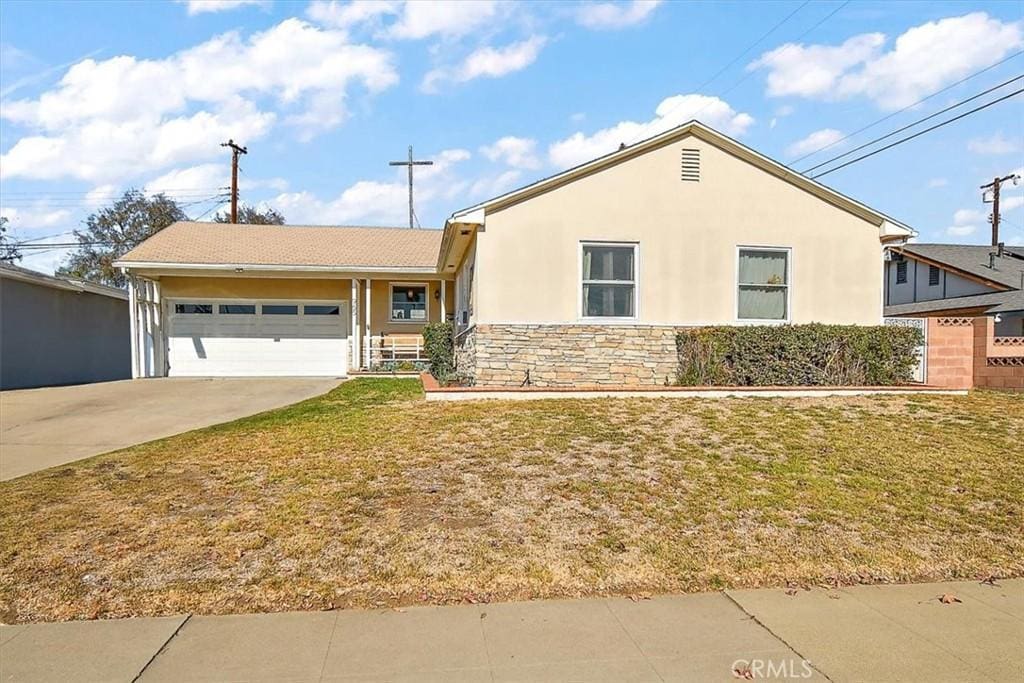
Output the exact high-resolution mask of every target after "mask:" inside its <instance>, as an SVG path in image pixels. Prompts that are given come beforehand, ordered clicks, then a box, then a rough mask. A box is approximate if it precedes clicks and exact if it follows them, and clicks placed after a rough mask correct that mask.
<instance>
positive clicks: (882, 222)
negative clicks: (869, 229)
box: [437, 120, 916, 269]
mask: <svg viewBox="0 0 1024 683" xmlns="http://www.w3.org/2000/svg"><path fill="white" fill-rule="evenodd" d="M691 135H692V136H694V137H697V138H700V139H701V140H704V141H705V142H707V143H709V144H712V145H714V146H716V147H718V148H719V149H722V150H724V151H726V152H728V153H730V154H732V155H734V156H736V157H739V158H740V159H742V160H744V161H746V162H748V163H751V164H753V165H754V166H757V167H758V168H760V169H761V170H763V171H766V172H767V173H770V174H772V175H774V176H776V177H777V178H780V179H781V180H784V181H786V182H788V183H791V184H793V185H795V186H797V187H799V188H800V189H802V190H805V191H807V192H810V193H811V194H813V195H815V196H816V197H818V198H820V199H822V200H824V201H826V202H829V203H830V204H833V205H835V206H837V207H839V208H840V209H843V210H845V211H848V212H850V213H852V214H854V215H855V216H858V217H859V218H862V219H864V220H866V221H868V222H870V223H872V224H874V225H876V226H878V228H879V235H880V237H881V238H883V239H886V238H890V239H906V238H909V237H912V236H913V235H915V234H916V233H915V231H914V230H913V229H912V228H910V227H909V226H907V225H905V224H904V223H901V222H900V221H897V220H896V219H894V218H892V217H890V216H887V215H886V214H884V213H881V212H880V211H876V210H875V209H872V208H871V207H869V206H867V205H866V204H862V203H860V202H858V201H857V200H855V199H851V198H850V197H847V196H846V195H844V194H842V193H840V192H838V191H836V190H833V189H832V188H831V187H828V186H827V185H822V184H821V183H819V182H817V181H815V180H812V179H811V178H809V177H807V176H805V175H803V174H802V173H799V172H798V171H795V170H793V169H791V168H789V167H788V166H786V165H785V164H782V163H780V162H778V161H775V160H774V159H771V158H770V157H767V156H765V155H764V154H761V153H760V152H757V151H756V150H754V149H751V148H750V147H747V146H746V145H744V144H742V143H740V142H738V141H736V140H734V139H732V138H730V137H729V136H728V135H725V134H724V133H720V132H718V131H717V130H715V129H713V128H710V127H709V126H706V125H704V124H703V123H701V122H700V121H697V120H691V121H688V122H687V123H684V124H682V125H679V126H676V127H675V128H671V129H669V130H667V131H665V132H663V133H659V134H658V135H654V136H652V137H649V138H647V139H646V140H641V141H640V142H637V143H634V144H632V145H629V146H625V147H621V148H620V149H618V150H616V151H614V152H610V153H608V154H605V155H603V156H600V157H597V158H596V159H592V160H590V161H587V162H585V163H582V164H580V165H578V166H574V167H572V168H570V169H567V170H565V171H562V172H560V173H556V174H554V175H551V176H548V177H546V178H541V179H540V180H538V181H536V182H533V183H530V184H529V185H525V186H523V187H520V188H518V189H515V190H511V191H509V192H506V193H504V194H501V195H498V196H497V197H492V198H491V199H488V200H486V201H483V202H480V203H479V204H475V205H473V206H470V207H467V208H465V209H462V210H460V211H456V212H455V213H453V214H452V215H451V217H450V218H449V219H448V220H447V221H446V222H445V238H444V242H443V243H442V244H441V253H440V254H439V255H438V261H437V265H438V268H439V269H441V268H442V267H443V266H444V261H445V260H447V258H446V257H447V254H448V252H449V251H450V249H451V246H452V243H453V241H455V240H454V236H455V226H456V225H460V224H461V225H467V224H468V225H474V224H476V225H479V224H481V223H482V221H483V217H484V215H485V214H486V213H487V212H489V211H497V210H500V209H503V208H505V207H507V206H511V205H513V204H517V203H519V202H522V201H526V200H528V199H530V198H531V197H534V196H536V195H539V194H542V193H544V192H548V191H550V190H553V189H556V188H558V187H561V186H563V185H567V184H568V183H571V182H573V181H575V180H578V179H580V178H584V177H586V176H588V175H592V174H594V173H598V172H600V171H603V170H604V169H606V168H609V167H611V166H614V165H616V164H619V163H622V162H624V161H628V160H629V159H632V158H634V157H637V156H640V155H642V154H645V153H647V152H649V151H651V150H654V149H657V148H659V147H663V146H665V145H669V144H672V143H674V142H677V141H679V140H681V139H683V138H685V137H687V136H691ZM456 260H457V259H456Z"/></svg>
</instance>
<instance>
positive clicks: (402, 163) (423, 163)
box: [388, 145, 434, 228]
mask: <svg viewBox="0 0 1024 683" xmlns="http://www.w3.org/2000/svg"><path fill="white" fill-rule="evenodd" d="M433 165H434V162H433V161H413V158H412V145H409V160H408V161H389V162H388V166H408V167H409V227H410V228H413V227H415V225H413V216H414V215H415V214H414V213H413V208H412V167H413V166H433Z"/></svg>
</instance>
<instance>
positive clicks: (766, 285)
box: [737, 249, 789, 320]
mask: <svg viewBox="0 0 1024 683" xmlns="http://www.w3.org/2000/svg"><path fill="white" fill-rule="evenodd" d="M738 285H739V295H738V296H739V299H738V305H737V317H738V318H739V319H740V320H788V319H789V311H788V310H787V308H788V303H787V302H788V300H789V252H788V251H787V250H783V249H740V259H739V282H738Z"/></svg>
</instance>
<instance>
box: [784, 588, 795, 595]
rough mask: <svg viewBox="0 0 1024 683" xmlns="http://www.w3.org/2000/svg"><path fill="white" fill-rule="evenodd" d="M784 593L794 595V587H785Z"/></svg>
mask: <svg viewBox="0 0 1024 683" xmlns="http://www.w3.org/2000/svg"><path fill="white" fill-rule="evenodd" d="M786 595H796V589H795V588H787V589H786Z"/></svg>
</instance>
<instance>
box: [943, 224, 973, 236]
mask: <svg viewBox="0 0 1024 683" xmlns="http://www.w3.org/2000/svg"><path fill="white" fill-rule="evenodd" d="M977 231H978V226H977V225H951V226H949V227H948V228H946V234H947V235H949V236H950V237H966V236H967V235H973V234H974V233H976V232H977Z"/></svg>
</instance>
